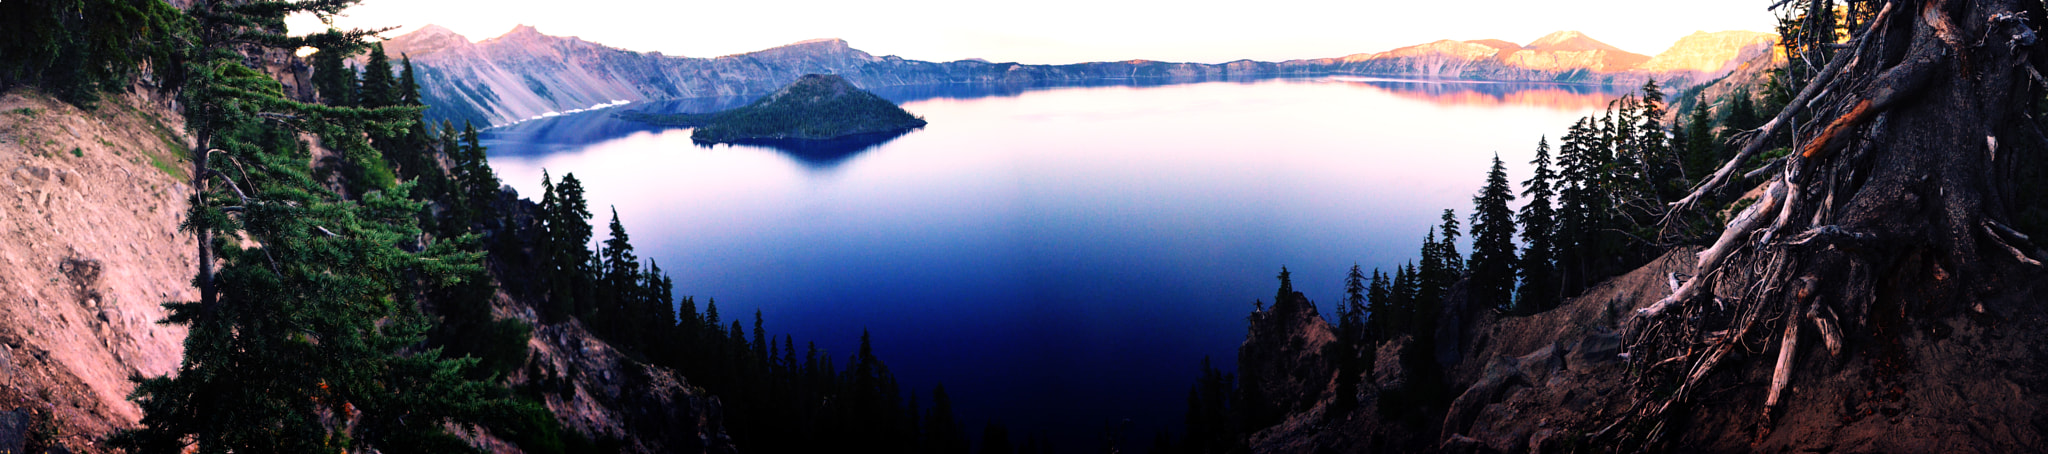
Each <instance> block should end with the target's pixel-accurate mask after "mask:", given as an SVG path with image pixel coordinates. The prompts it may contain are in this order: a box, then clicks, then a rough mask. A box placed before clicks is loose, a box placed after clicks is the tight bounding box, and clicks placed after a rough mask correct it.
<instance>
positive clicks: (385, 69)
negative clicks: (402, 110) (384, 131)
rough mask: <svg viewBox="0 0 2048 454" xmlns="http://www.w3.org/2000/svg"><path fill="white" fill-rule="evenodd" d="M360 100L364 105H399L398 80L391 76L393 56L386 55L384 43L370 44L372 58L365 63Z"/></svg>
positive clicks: (370, 106)
mask: <svg viewBox="0 0 2048 454" xmlns="http://www.w3.org/2000/svg"><path fill="white" fill-rule="evenodd" d="M360 96H361V97H360V98H359V102H360V103H361V104H362V106H363V107H369V108H378V107H388V106H395V105H399V104H398V103H399V93H398V81H397V80H394V79H392V76H391V57H388V56H385V55H384V45H383V44H372V45H370V58H369V59H368V61H367V62H365V63H364V64H363V88H362V92H361V95H360Z"/></svg>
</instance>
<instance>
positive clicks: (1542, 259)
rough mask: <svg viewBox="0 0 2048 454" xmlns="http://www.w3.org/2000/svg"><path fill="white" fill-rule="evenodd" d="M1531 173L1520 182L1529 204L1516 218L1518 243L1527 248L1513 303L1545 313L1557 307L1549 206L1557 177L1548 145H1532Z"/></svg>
mask: <svg viewBox="0 0 2048 454" xmlns="http://www.w3.org/2000/svg"><path fill="white" fill-rule="evenodd" d="M1529 164H1531V165H1533V166H1535V168H1536V169H1535V172H1534V173H1533V174H1531V175H1530V176H1529V179H1528V180H1526V181H1523V182H1522V195H1523V196H1527V197H1528V198H1529V203H1528V204H1526V205H1522V212H1521V215H1520V216H1519V217H1520V218H1521V221H1522V242H1523V243H1525V244H1527V245H1528V246H1527V247H1525V248H1523V249H1522V260H1521V270H1522V286H1521V288H1520V289H1518V290H1517V291H1516V297H1515V299H1516V300H1517V301H1521V302H1522V305H1523V306H1524V307H1525V308H1527V309H1529V310H1538V311H1540V310H1548V309H1550V308H1552V307H1556V306H1557V302H1558V299H1559V298H1560V295H1558V285H1559V284H1558V279H1559V277H1558V275H1557V261H1556V257H1557V239H1556V235H1557V211H1556V209H1555V208H1554V207H1552V206H1551V199H1552V198H1553V197H1556V195H1557V191H1556V190H1555V189H1553V186H1552V185H1553V184H1554V183H1555V182H1556V181H1557V173H1556V172H1555V171H1553V170H1551V169H1550V142H1549V141H1548V140H1547V139H1538V140H1537V141H1536V159H1534V160H1531V161H1529Z"/></svg>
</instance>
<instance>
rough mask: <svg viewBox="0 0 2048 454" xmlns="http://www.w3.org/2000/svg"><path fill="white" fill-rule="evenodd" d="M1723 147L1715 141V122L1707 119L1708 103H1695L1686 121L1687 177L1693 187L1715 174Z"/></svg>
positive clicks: (1688, 184)
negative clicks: (1709, 175)
mask: <svg viewBox="0 0 2048 454" xmlns="http://www.w3.org/2000/svg"><path fill="white" fill-rule="evenodd" d="M1720 148H1721V147H1720V146H1719V145H1718V144H1716V142H1715V140H1714V124H1713V120H1712V119H1710V118H1708V117H1707V103H1706V101H1705V100H1704V99H1702V100H1699V101H1696V102H1693V104H1692V112H1691V113H1690V114H1689V115H1687V116H1686V120H1685V176H1686V178H1688V179H1689V180H1690V181H1687V182H1686V185H1687V186H1691V185H1692V184H1693V183H1694V182H1695V181H1697V180H1699V179H1702V178H1706V176H1707V174H1709V173H1713V171H1714V166H1715V165H1716V164H1717V162H1716V161H1719V160H1720V158H1721V156H1720V153H1719V152H1718V150H1719V149H1720Z"/></svg>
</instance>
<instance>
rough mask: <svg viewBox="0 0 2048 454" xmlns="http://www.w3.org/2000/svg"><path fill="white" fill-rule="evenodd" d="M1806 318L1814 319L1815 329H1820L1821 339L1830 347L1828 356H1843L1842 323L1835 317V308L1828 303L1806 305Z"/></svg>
mask: <svg viewBox="0 0 2048 454" xmlns="http://www.w3.org/2000/svg"><path fill="white" fill-rule="evenodd" d="M1806 319H1807V320H1812V321H1813V328H1814V330H1815V331H1820V341H1821V343H1822V344H1824V345H1827V347H1828V356H1833V357H1840V356H1842V323H1841V322H1839V321H1837V320H1836V319H1835V310H1834V309H1830V308H1828V305H1827V304H1826V303H1818V302H1816V303H1813V304H1809V305H1807V306H1806Z"/></svg>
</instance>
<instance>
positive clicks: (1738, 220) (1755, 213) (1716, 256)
mask: <svg viewBox="0 0 2048 454" xmlns="http://www.w3.org/2000/svg"><path fill="white" fill-rule="evenodd" d="M1784 199H1785V181H1784V180H1782V179H1779V180H1774V181H1772V182H1771V187H1770V189H1766V190H1764V196H1763V198H1762V199H1760V200H1758V201H1757V203H1756V204H1755V205H1750V206H1749V208H1744V209H1743V210H1742V214H1738V215H1736V216H1735V220H1733V221H1729V222H1728V229H1727V230H1723V231H1721V238H1720V239H1719V240H1716V241H1714V246H1713V247H1710V248H1707V250H1704V251H1700V255H1699V257H1700V261H1699V267H1698V268H1696V269H1694V270H1693V273H1694V274H1693V277H1692V279H1690V280H1687V281H1686V282H1685V285H1684V286H1681V287H1679V288H1678V291H1676V292H1672V293H1671V295H1670V296H1666V297H1664V299H1661V300H1657V302H1656V303H1655V304H1651V305H1650V306H1649V307H1645V308H1642V309H1639V310H1637V311H1636V316H1637V317H1642V318H1647V317H1656V316H1657V314H1660V313H1663V312H1664V310H1665V309H1667V308H1670V307H1671V305H1673V304H1677V303H1679V302H1682V301H1685V300H1688V299H1692V297H1693V296H1695V295H1697V294H1698V293H1699V292H1700V289H1701V288H1703V287H1704V286H1705V282H1706V281H1707V276H1708V275H1710V274H1712V273H1713V272H1714V270H1715V269H1716V268H1717V267H1719V266H1721V261H1722V260H1724V259H1726V258H1728V253H1730V252H1733V251H1734V250H1735V249H1737V248H1740V247H1742V245H1743V244H1746V243H1747V241H1746V240H1747V239H1748V238H1749V234H1750V232H1753V231H1756V229H1757V228H1758V227H1761V226H1762V225H1763V221H1764V216H1765V214H1764V213H1776V212H1777V210H1778V206H1779V205H1782V203H1781V202H1782V201H1783V200H1784Z"/></svg>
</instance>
